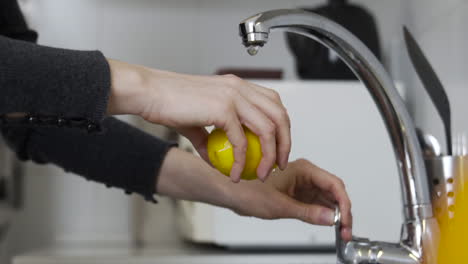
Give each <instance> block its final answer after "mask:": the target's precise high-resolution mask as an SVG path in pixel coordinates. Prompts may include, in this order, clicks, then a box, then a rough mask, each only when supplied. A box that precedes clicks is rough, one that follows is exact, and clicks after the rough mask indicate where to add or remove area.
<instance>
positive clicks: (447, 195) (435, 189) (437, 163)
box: [426, 156, 468, 217]
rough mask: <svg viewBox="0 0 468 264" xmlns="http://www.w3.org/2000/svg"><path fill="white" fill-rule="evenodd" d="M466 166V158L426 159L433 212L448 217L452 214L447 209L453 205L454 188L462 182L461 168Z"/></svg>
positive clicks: (467, 162) (467, 158)
mask: <svg viewBox="0 0 468 264" xmlns="http://www.w3.org/2000/svg"><path fill="white" fill-rule="evenodd" d="M462 164H468V156H442V157H434V158H430V159H426V166H427V170H428V171H427V173H428V176H429V178H430V179H431V196H432V201H433V202H432V204H433V206H434V210H436V211H446V212H447V213H448V214H449V217H453V212H451V211H450V210H449V209H448V208H449V207H450V206H452V205H454V203H455V195H454V191H455V188H454V186H455V185H456V184H457V183H458V182H460V181H461V182H463V173H464V171H463V166H462Z"/></svg>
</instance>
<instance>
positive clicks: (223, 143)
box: [207, 127, 262, 180]
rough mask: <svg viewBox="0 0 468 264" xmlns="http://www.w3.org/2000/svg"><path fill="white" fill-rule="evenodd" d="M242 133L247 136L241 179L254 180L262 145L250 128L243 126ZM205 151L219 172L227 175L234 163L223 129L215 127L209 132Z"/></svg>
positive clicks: (232, 152) (230, 147)
mask: <svg viewBox="0 0 468 264" xmlns="http://www.w3.org/2000/svg"><path fill="white" fill-rule="evenodd" d="M244 133H245V137H246V138H247V152H246V156H245V166H244V170H243V171H242V175H241V179H243V180H255V179H257V167H258V165H259V164H260V160H261V159H262V147H261V145H260V140H259V139H258V136H257V135H255V134H254V133H253V132H252V131H250V129H248V128H247V127H244ZM207 151H208V157H209V159H210V162H211V164H212V165H213V166H214V167H215V168H216V169H217V170H219V171H220V172H221V173H223V174H224V175H226V176H229V174H230V172H231V168H232V165H233V163H234V148H233V146H232V144H231V142H229V139H228V137H227V135H226V133H225V132H224V131H223V130H221V129H215V130H213V131H212V132H211V133H210V135H209V136H208V144H207Z"/></svg>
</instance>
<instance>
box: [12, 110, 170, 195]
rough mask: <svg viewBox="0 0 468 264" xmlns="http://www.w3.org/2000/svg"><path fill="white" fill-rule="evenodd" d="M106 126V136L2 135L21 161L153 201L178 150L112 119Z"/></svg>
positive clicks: (48, 131)
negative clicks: (159, 181)
mask: <svg viewBox="0 0 468 264" xmlns="http://www.w3.org/2000/svg"><path fill="white" fill-rule="evenodd" d="M102 126H103V127H104V132H103V133H86V132H84V131H83V130H79V129H76V128H58V127H33V128H28V127H14V128H9V127H8V126H5V127H3V135H4V137H5V139H6V141H7V142H8V144H10V146H11V147H12V148H13V149H14V150H15V152H16V153H17V154H18V156H19V157H20V159H22V160H33V161H35V162H38V163H54V164H57V165H58V166H60V167H62V168H63V169H64V170H65V171H70V172H74V173H77V174H80V175H83V176H84V177H85V178H87V179H89V180H93V181H97V182H102V183H105V184H106V185H107V186H108V187H118V188H122V189H124V190H125V192H126V193H132V192H136V193H139V194H141V195H142V196H143V197H145V198H146V199H147V200H150V201H154V198H153V195H154V194H155V189H156V183H157V176H158V174H159V169H160V167H161V165H162V163H163V161H164V157H165V156H166V153H167V151H168V150H169V149H170V148H171V147H172V146H174V144H171V143H169V142H166V141H162V140H160V139H157V138H155V137H153V136H151V135H149V134H147V133H144V132H143V131H141V130H139V129H137V128H135V127H132V126H130V125H128V124H126V123H124V122H122V121H119V120H117V119H115V118H112V117H110V118H105V119H104V120H103V122H102Z"/></svg>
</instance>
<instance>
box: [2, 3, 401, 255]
mask: <svg viewBox="0 0 468 264" xmlns="http://www.w3.org/2000/svg"><path fill="white" fill-rule="evenodd" d="M21 2H22V3H23V5H24V7H25V9H26V11H27V12H28V19H29V20H30V22H31V24H32V25H33V27H34V28H35V29H37V30H38V31H39V33H40V38H39V42H40V43H41V44H44V45H51V46H56V47H64V48H72V49H100V50H102V51H103V52H104V54H105V55H106V56H108V57H112V58H116V59H121V60H125V61H128V62H132V63H139V64H144V65H147V66H151V67H157V68H163V69H166V70H172V71H179V72H186V73H193V74H212V73H213V72H215V71H216V69H218V68H219V67H223V66H251V67H272V68H281V69H283V70H284V72H285V76H286V78H295V74H294V68H293V60H292V56H291V55H290V54H289V52H288V50H287V47H286V44H285V40H284V36H283V35H282V34H276V35H274V36H273V37H274V38H277V39H276V40H275V41H271V42H270V43H269V44H268V46H267V47H265V48H264V49H262V51H261V52H260V53H259V55H257V56H256V57H250V56H249V55H247V54H246V52H245V50H244V48H243V47H242V45H241V44H240V38H239V37H238V33H237V24H238V23H239V21H240V20H242V19H244V18H246V17H247V16H250V15H252V14H254V13H257V12H259V11H263V10H268V9H274V8H292V7H296V6H313V5H315V4H318V3H323V2H324V1H318V0H292V1H284V0H269V1H266V0H238V1H228V0H171V1H168V0H133V1H130V0H35V1H33V0H22V1H21ZM354 2H357V3H363V4H364V5H365V6H367V7H368V8H369V9H370V10H371V11H372V12H373V13H374V14H375V15H376V18H377V20H378V24H379V26H380V35H381V39H382V46H383V50H384V52H385V57H386V58H387V59H388V58H389V57H390V56H389V54H390V50H392V49H395V48H394V45H393V43H394V42H395V41H394V39H395V38H396V37H398V34H399V24H400V20H401V12H400V11H401V10H402V9H403V8H401V5H402V4H401V2H402V1H372V0H359V1H354ZM25 184H26V187H25V192H26V197H25V207H24V210H23V211H22V212H21V213H20V214H19V215H18V217H17V219H16V222H15V224H14V226H13V230H12V232H11V235H10V243H9V246H10V253H11V254H17V253H19V252H24V251H28V250H31V249H34V248H37V247H44V246H47V245H48V244H52V243H55V242H57V240H58V241H63V240H65V241H73V240H80V239H81V240H86V239H87V238H88V239H89V238H90V237H93V238H99V237H101V238H102V240H106V239H109V238H114V239H117V240H119V239H120V241H124V240H125V239H131V236H132V232H133V231H135V230H134V228H135V227H134V225H133V224H134V222H135V221H139V220H138V219H135V217H134V215H133V214H132V212H133V210H134V207H136V208H139V207H140V206H141V205H137V206H134V201H133V200H132V199H131V198H129V197H126V196H124V195H123V194H122V192H121V191H116V190H112V191H108V190H107V189H105V188H104V187H102V186H101V185H95V184H93V183H90V182H86V181H85V180H83V179H82V178H79V177H76V176H73V175H69V174H66V173H64V172H63V171H62V170H60V169H57V168H55V167H53V166H37V165H33V164H28V165H27V175H26V179H25ZM109 218H110V219H111V220H112V221H109Z"/></svg>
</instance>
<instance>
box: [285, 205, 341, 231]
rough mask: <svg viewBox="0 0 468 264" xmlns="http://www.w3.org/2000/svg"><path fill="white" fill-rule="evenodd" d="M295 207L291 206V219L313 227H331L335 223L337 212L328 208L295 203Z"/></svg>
mask: <svg viewBox="0 0 468 264" xmlns="http://www.w3.org/2000/svg"><path fill="white" fill-rule="evenodd" d="M294 204H295V205H294V206H290V207H289V208H291V211H290V216H289V217H291V218H296V219H299V220H301V221H304V222H306V223H310V224H313V225H324V226H331V225H333V222H334V217H335V211H334V210H333V209H330V208H328V207H326V206H322V205H318V204H305V203H301V202H298V201H295V203H294Z"/></svg>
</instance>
